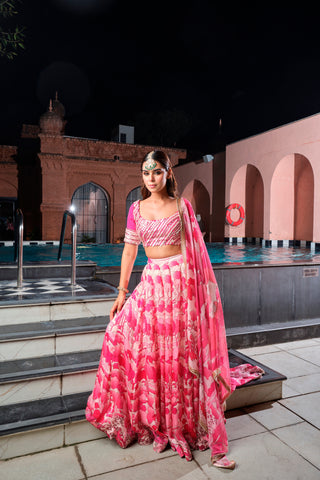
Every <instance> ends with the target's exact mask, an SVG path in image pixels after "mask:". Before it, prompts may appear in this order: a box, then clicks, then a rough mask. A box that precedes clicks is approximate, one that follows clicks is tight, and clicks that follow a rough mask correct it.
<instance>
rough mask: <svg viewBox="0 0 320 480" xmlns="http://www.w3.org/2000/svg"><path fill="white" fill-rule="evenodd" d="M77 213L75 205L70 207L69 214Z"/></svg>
mask: <svg viewBox="0 0 320 480" xmlns="http://www.w3.org/2000/svg"><path fill="white" fill-rule="evenodd" d="M75 211H76V207H75V206H74V205H70V207H69V212H71V213H74V212H75Z"/></svg>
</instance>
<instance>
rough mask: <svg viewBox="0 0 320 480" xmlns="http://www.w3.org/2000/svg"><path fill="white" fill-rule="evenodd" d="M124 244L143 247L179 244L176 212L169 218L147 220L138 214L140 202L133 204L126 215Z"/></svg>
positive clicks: (178, 223) (179, 232)
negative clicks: (140, 244)
mask: <svg viewBox="0 0 320 480" xmlns="http://www.w3.org/2000/svg"><path fill="white" fill-rule="evenodd" d="M124 241H125V243H131V244H133V245H139V243H140V242H142V244H143V246H144V247H157V246H161V245H180V244H181V222H180V216H179V212H178V211H177V212H176V213H174V214H173V215H170V217H166V218H160V219H159V220H148V219H146V218H143V217H142V216H141V214H140V200H137V201H136V202H134V203H133V204H132V205H131V207H130V210H129V213H128V220H127V228H126V233H125V237H124Z"/></svg>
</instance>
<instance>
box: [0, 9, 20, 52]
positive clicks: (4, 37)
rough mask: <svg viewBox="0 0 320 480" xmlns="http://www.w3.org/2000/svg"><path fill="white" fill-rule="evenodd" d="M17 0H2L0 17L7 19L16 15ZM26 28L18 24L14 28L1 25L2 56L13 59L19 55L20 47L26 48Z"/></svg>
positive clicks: (0, 49) (0, 45)
mask: <svg viewBox="0 0 320 480" xmlns="http://www.w3.org/2000/svg"><path fill="white" fill-rule="evenodd" d="M17 13H18V12H17V10H16V0H0V18H2V19H3V20H4V21H1V23H6V21H7V20H8V19H9V18H11V17H13V16H14V15H16V14H17ZM23 31H24V29H23V28H22V27H19V26H16V27H15V28H14V30H10V29H8V28H7V27H6V26H5V27H3V26H2V25H0V56H1V57H6V58H8V59H9V60H12V59H13V58H14V57H16V56H17V55H18V51H19V50H20V49H24V38H25V35H24V33H23Z"/></svg>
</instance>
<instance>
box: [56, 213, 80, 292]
mask: <svg viewBox="0 0 320 480" xmlns="http://www.w3.org/2000/svg"><path fill="white" fill-rule="evenodd" d="M68 216H70V217H71V222H72V233H71V242H72V250H71V285H72V286H75V285H76V251H77V223H76V216H75V214H74V213H72V212H69V210H65V211H64V214H63V219H62V225H61V234H60V243H59V251H58V261H59V262H60V261H61V255H62V247H63V242H64V234H65V230H66V223H67V217H68Z"/></svg>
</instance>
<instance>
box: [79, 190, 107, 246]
mask: <svg viewBox="0 0 320 480" xmlns="http://www.w3.org/2000/svg"><path fill="white" fill-rule="evenodd" d="M71 203H72V205H73V206H74V208H75V215H76V220H77V225H78V231H77V241H79V242H84V243H85V242H94V243H107V242H109V199H108V195H107V193H106V192H105V191H104V190H103V189H102V188H101V187H99V186H98V185H96V184H95V183H93V182H88V183H85V184H84V185H81V186H80V187H78V188H77V189H76V190H75V191H74V193H73V195H72V201H71Z"/></svg>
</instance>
